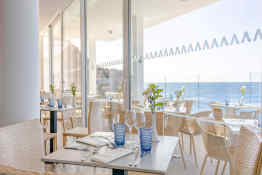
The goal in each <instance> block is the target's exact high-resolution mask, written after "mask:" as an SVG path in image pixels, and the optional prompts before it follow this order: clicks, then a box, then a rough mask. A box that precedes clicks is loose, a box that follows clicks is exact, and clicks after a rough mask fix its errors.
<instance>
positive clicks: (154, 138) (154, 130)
mask: <svg viewBox="0 0 262 175" xmlns="http://www.w3.org/2000/svg"><path fill="white" fill-rule="evenodd" d="M152 141H153V142H159V141H160V140H159V137H158V133H157V127H156V113H155V111H152Z"/></svg>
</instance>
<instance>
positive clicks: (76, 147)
mask: <svg viewBox="0 0 262 175" xmlns="http://www.w3.org/2000/svg"><path fill="white" fill-rule="evenodd" d="M64 148H65V149H73V150H80V151H89V149H88V146H87V145H84V144H80V143H75V142H74V143H71V144H69V145H66V146H65V147H64Z"/></svg>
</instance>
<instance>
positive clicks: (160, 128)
mask: <svg viewBox="0 0 262 175" xmlns="http://www.w3.org/2000/svg"><path fill="white" fill-rule="evenodd" d="M155 115H156V128H157V132H158V135H163V112H155ZM145 118H146V127H151V126H152V113H151V112H149V111H146V112H145Z"/></svg>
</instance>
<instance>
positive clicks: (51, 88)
mask: <svg viewBox="0 0 262 175" xmlns="http://www.w3.org/2000/svg"><path fill="white" fill-rule="evenodd" d="M49 89H50V92H51V94H54V93H55V86H54V85H53V84H50V85H49Z"/></svg>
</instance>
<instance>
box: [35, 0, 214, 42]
mask: <svg viewBox="0 0 262 175" xmlns="http://www.w3.org/2000/svg"><path fill="white" fill-rule="evenodd" d="M70 1H72V0H40V29H41V30H43V29H44V27H45V26H47V24H48V22H49V21H50V20H51V19H52V17H53V16H54V15H55V13H56V11H58V9H61V8H63V7H65V6H67V5H68V4H69V3H70ZM217 1H218V0H133V2H135V3H134V8H133V9H134V10H133V12H134V13H135V15H137V16H140V17H142V19H143V23H144V27H151V26H153V25H157V24H160V23H162V22H165V21H167V20H170V19H173V18H175V17H177V16H180V15H184V14H186V13H190V12H192V11H194V10H197V9H200V8H202V7H205V6H207V5H210V4H212V3H214V2H217ZM79 2H80V1H79V0H75V1H74V3H73V4H72V6H71V7H70V8H69V9H70V10H69V11H70V13H67V16H66V17H64V20H67V21H66V22H65V23H67V27H66V29H65V30H67V32H68V33H70V34H71V35H73V36H77V37H79V36H78V35H79V34H80V31H79V30H80V29H79V27H80V9H79V6H80V4H79ZM122 6H123V0H88V9H87V13H88V14H87V15H88V17H87V25H88V37H90V38H91V37H92V38H94V39H97V40H111V39H116V38H119V37H121V36H122V35H123V34H122V24H123V10H122V9H123V7H122Z"/></svg>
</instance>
